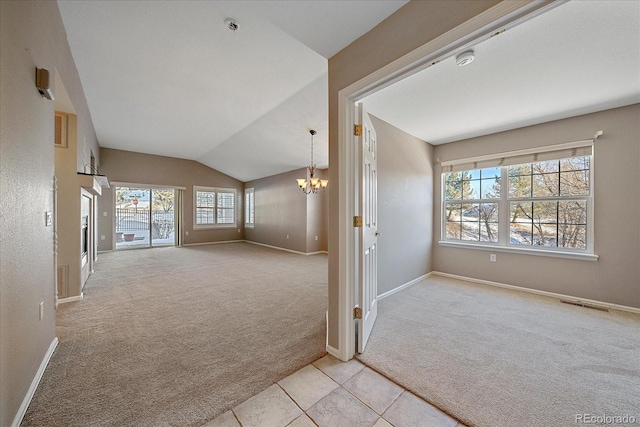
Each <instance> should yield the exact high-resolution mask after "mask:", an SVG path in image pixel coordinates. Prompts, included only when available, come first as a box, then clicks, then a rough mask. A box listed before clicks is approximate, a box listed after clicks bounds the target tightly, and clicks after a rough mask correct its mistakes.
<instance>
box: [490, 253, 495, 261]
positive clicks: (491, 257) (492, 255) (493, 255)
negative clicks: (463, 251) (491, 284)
mask: <svg viewBox="0 0 640 427" xmlns="http://www.w3.org/2000/svg"><path fill="white" fill-rule="evenodd" d="M489 261H491V262H496V254H491V255H489Z"/></svg>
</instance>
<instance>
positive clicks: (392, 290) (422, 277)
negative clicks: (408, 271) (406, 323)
mask: <svg viewBox="0 0 640 427" xmlns="http://www.w3.org/2000/svg"><path fill="white" fill-rule="evenodd" d="M432 274H433V272H430V273H427V274H424V275H422V276H420V277H418V278H416V279H413V280H411V281H410V282H407V283H405V284H404V285H400V286H398V287H397V288H393V289H391V290H390V291H387V292H384V293H382V294H380V295H378V299H379V300H380V299H383V298H386V297H388V296H389V295H393V294H395V293H396V292H398V291H401V290H403V289H406V288H408V287H409V286H412V285H415V284H416V283H418V282H420V281H422V280H424V279H427V278H429V277H431V275H432Z"/></svg>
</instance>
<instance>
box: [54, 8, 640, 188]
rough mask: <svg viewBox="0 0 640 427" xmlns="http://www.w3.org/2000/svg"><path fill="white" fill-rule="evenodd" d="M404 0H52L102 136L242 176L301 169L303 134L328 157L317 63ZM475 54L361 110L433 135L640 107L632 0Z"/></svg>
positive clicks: (638, 33)
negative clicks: (234, 25) (229, 22)
mask: <svg viewBox="0 0 640 427" xmlns="http://www.w3.org/2000/svg"><path fill="white" fill-rule="evenodd" d="M405 3H406V1H405V0H402V1H394V0H391V1H381V0H367V1H354V0H340V1H323V0H310V1H289V0H285V1H260V0H258V1H249V0H247V1H127V2H119V1H118V2H116V1H97V0H94V1H67V0H58V4H59V6H60V11H61V14H62V18H63V22H64V25H65V28H66V30H67V36H68V39H69V44H70V46H71V51H72V54H73V57H74V60H75V62H76V66H77V67H78V72H79V74H80V78H81V81H82V84H83V86H84V89H85V94H86V97H87V102H88V104H89V109H90V111H91V115H92V119H93V122H94V126H95V129H96V133H97V136H98V140H99V143H100V145H101V146H102V147H108V148H117V149H122V150H130V151H138V152H145V153H151V154H158V155H164V156H172V157H180V158H187V159H192V160H197V161H199V162H201V163H204V164H206V165H208V166H210V167H212V168H214V169H216V170H219V171H221V172H223V173H226V174H228V175H230V176H233V177H234V178H237V179H239V180H241V181H249V180H253V179H257V178H261V177H265V176H270V175H274V174H277V173H281V172H286V171H290V170H293V169H297V168H301V167H304V166H306V165H307V164H308V162H309V133H308V131H309V130H310V129H315V130H317V131H318V135H316V138H315V145H316V150H315V160H316V163H317V164H318V166H319V167H326V166H327V162H328V153H327V145H328V136H327V131H328V122H327V120H328V100H327V98H328V86H327V58H329V57H331V56H332V55H334V54H335V53H337V52H338V51H340V50H341V49H342V48H344V47H345V46H347V45H348V44H349V43H351V42H352V41H353V40H355V39H356V38H358V37H359V36H360V35H362V34H364V33H366V32H367V31H368V30H370V29H371V28H373V27H374V26H375V25H377V24H378V23H379V22H380V21H382V20H383V19H384V18H386V17H387V16H388V15H390V14H392V13H393V12H394V11H396V10H397V9H398V8H400V7H401V6H403V5H404V4H405ZM227 17H233V18H236V19H237V20H238V23H239V26H240V28H239V30H238V31H236V32H235V33H234V32H231V31H230V30H228V29H227V28H226V26H225V25H224V23H223V22H224V19H225V18H227ZM473 49H474V51H475V52H476V59H475V61H474V62H473V63H471V64H470V65H468V66H466V67H457V66H456V65H455V60H454V58H448V59H445V60H443V61H442V62H440V63H438V64H436V65H435V66H433V67H430V68H428V69H426V70H424V71H422V72H420V73H418V74H415V75H413V76H411V77H409V78H406V79H404V80H402V81H400V82H398V83H396V84H395V85H393V86H391V87H389V88H386V89H384V90H382V91H380V92H378V93H375V94H373V95H371V96H369V97H367V98H366V99H365V102H366V104H367V108H368V110H369V112H371V113H372V114H374V115H376V116H378V117H380V118H382V119H383V120H385V121H387V122H389V123H391V124H393V125H395V126H397V127H399V128H401V129H403V130H405V131H406V132H408V133H410V134H413V135H415V136H417V137H418V138H420V139H422V140H424V141H427V142H430V143H432V144H441V143H446V142H450V141H455V140H459V139H464V138H469V137H473V136H479V135H485V134H489V133H493V132H498V131H502V130H507V129H513V128H517V127H521V126H526V125H531V124H535V123H541V122H546V121H549V120H554V119H559V118H564V117H570V116H574V115H579V114H585V113H589V112H593V111H599V110H603V109H607V108H614V107H617V106H622V105H628V104H632V103H637V102H640V1H636V0H631V1H621V0H617V1H595V0H594V1H586V0H574V1H571V2H569V3H567V4H562V5H560V6H558V7H555V8H553V9H551V10H550V11H548V12H546V13H544V14H542V15H540V16H538V17H536V18H534V19H532V20H530V21H528V22H525V23H523V24H521V25H520V26H517V27H515V28H512V29H509V30H507V31H506V32H504V33H503V34H501V35H499V36H497V37H494V38H491V39H489V40H487V41H485V42H483V43H481V44H479V45H477V46H474V47H473Z"/></svg>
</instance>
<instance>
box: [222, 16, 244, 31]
mask: <svg viewBox="0 0 640 427" xmlns="http://www.w3.org/2000/svg"><path fill="white" fill-rule="evenodd" d="M224 25H226V26H227V28H228V29H230V30H231V31H233V32H234V33H235V32H236V31H238V28H240V24H238V21H237V20H235V19H233V18H227V19H225V20H224Z"/></svg>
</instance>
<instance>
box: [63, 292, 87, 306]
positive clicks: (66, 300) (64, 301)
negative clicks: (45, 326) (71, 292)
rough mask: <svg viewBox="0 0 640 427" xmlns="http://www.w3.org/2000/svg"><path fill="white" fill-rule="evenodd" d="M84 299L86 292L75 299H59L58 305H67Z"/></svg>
mask: <svg viewBox="0 0 640 427" xmlns="http://www.w3.org/2000/svg"><path fill="white" fill-rule="evenodd" d="M83 299H84V292H81V293H80V295H76V296H75V297H67V298H58V304H65V303H68V302H73V301H82V300H83Z"/></svg>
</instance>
